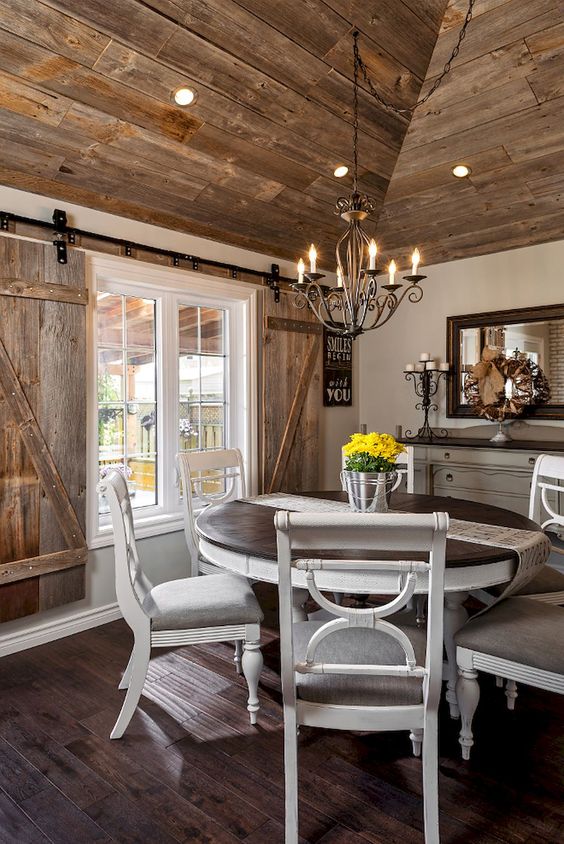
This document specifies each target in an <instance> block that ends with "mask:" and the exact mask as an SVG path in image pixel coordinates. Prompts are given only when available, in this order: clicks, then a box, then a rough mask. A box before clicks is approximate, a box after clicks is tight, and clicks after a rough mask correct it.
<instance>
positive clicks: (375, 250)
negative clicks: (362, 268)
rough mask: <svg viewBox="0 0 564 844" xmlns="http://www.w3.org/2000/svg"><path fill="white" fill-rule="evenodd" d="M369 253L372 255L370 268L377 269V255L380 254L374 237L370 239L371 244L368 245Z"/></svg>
mask: <svg viewBox="0 0 564 844" xmlns="http://www.w3.org/2000/svg"><path fill="white" fill-rule="evenodd" d="M368 254H369V256H370V264H369V266H368V269H369V270H375V269H376V255H377V254H378V247H377V246H376V241H375V240H374V238H372V240H371V241H370V245H369V246H368Z"/></svg>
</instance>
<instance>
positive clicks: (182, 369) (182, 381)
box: [178, 355, 200, 401]
mask: <svg viewBox="0 0 564 844" xmlns="http://www.w3.org/2000/svg"><path fill="white" fill-rule="evenodd" d="M178 378H179V384H178V394H179V396H180V400H181V401H198V400H199V398H200V357H199V356H198V355H181V356H180V359H179V361H178Z"/></svg>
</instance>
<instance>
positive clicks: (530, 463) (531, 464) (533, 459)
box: [529, 457, 536, 466]
mask: <svg viewBox="0 0 564 844" xmlns="http://www.w3.org/2000/svg"><path fill="white" fill-rule="evenodd" d="M535 462H536V457H529V466H534V465H535Z"/></svg>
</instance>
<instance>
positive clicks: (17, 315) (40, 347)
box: [0, 237, 88, 621]
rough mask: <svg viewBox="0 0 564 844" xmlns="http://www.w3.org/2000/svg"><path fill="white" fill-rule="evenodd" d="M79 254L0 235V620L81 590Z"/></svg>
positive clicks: (82, 325)
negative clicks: (62, 259)
mask: <svg viewBox="0 0 564 844" xmlns="http://www.w3.org/2000/svg"><path fill="white" fill-rule="evenodd" d="M87 301H88V294H87V291H86V288H85V272H84V254H83V253H82V252H79V251H78V250H76V251H75V250H69V255H68V263H67V264H65V265H62V264H58V263H57V260H56V254H55V249H54V247H53V246H51V245H48V246H46V245H44V244H40V243H34V242H30V241H23V240H18V239H16V238H10V237H1V238H0V621H10V620H12V619H15V618H18V617H20V616H24V615H29V614H31V613H34V612H38V611H40V610H44V609H49V608H51V607H54V606H57V605H59V604H62V603H66V602H69V601H76V600H79V599H80V598H82V597H84V567H85V563H86V559H87V550H86V541H85V537H84V522H85V498H86V307H85V306H86V304H87Z"/></svg>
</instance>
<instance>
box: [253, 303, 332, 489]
mask: <svg viewBox="0 0 564 844" xmlns="http://www.w3.org/2000/svg"><path fill="white" fill-rule="evenodd" d="M263 302H264V314H263V337H262V366H261V372H262V442H261V454H262V489H263V491H264V492H278V491H280V490H283V491H285V492H299V491H307V490H315V489H317V488H318V486H319V441H318V440H319V411H320V407H321V346H322V343H321V338H322V331H321V326H320V325H319V323H318V322H317V320H316V319H315V317H314V316H313V314H312V313H311V311H305V310H304V311H296V308H295V306H294V305H293V297H292V296H291V295H285V294H282V295H281V297H280V302H279V303H278V304H277V303H276V302H274V297H273V295H272V293H270V291H265V292H264V294H263ZM296 313H297V314H298V316H297V317H296Z"/></svg>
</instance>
